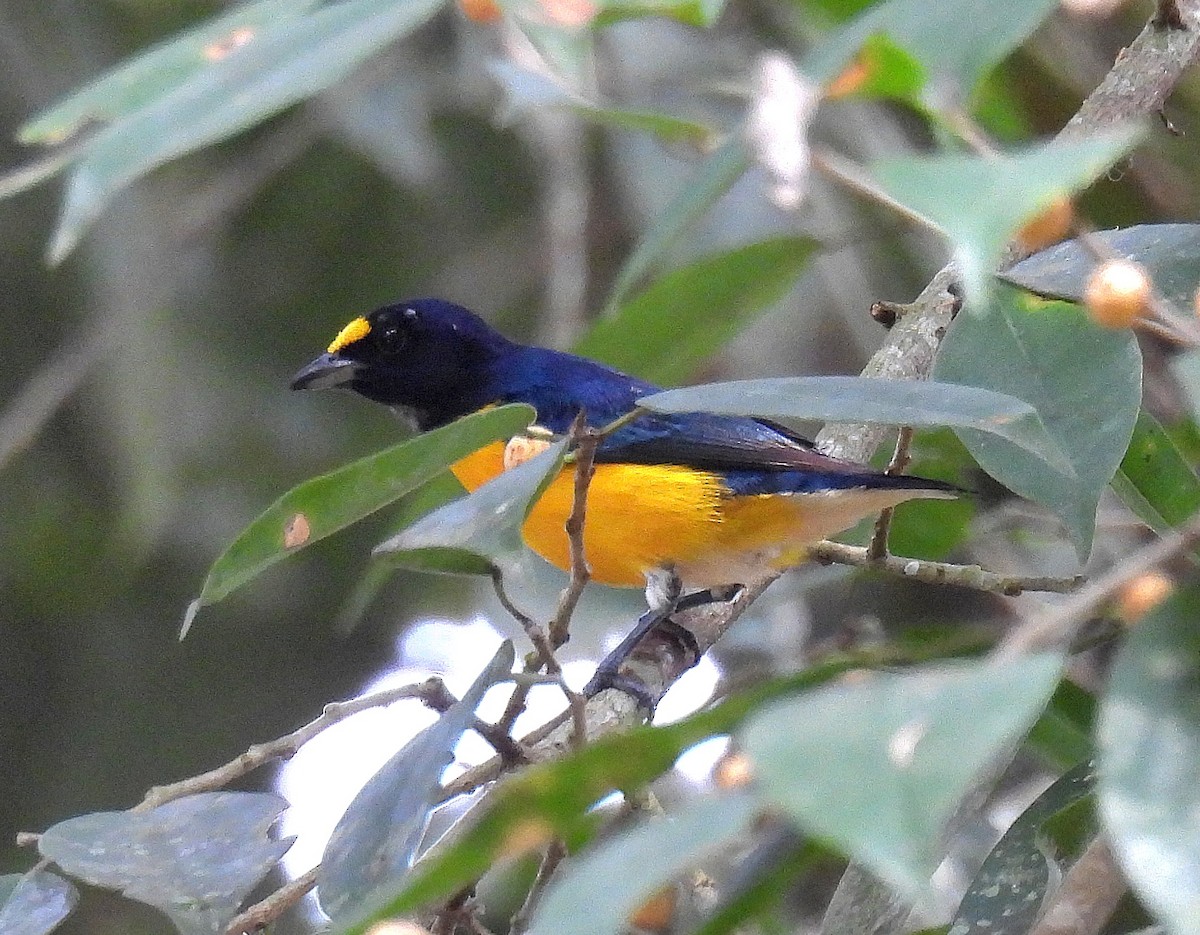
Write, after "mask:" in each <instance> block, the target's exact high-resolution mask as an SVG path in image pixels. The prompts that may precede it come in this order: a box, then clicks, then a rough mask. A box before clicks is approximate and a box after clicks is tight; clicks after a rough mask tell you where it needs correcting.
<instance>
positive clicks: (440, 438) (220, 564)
mask: <svg viewBox="0 0 1200 935" xmlns="http://www.w3.org/2000/svg"><path fill="white" fill-rule="evenodd" d="M533 418H534V411H533V409H532V408H530V407H529V406H525V405H520V404H517V405H511V406H499V407H497V408H495V409H489V410H486V411H484V412H478V413H474V414H472V415H469V416H466V417H464V418H462V419H459V420H458V421H457V422H452V423H451V424H450V425H446V426H443V427H442V428H439V429H434V430H433V431H432V432H426V433H424V434H423V435H418V436H417V437H416V438H413V439H410V440H409V441H406V442H402V443H401V444H399V445H394V446H392V447H391V448H387V449H384V450H383V451H381V452H379V453H378V454H373V455H368V456H367V457H365V458H360V459H359V460H358V461H355V462H353V463H351V464H348V465H346V466H345V467H342V468H339V469H338V470H336V471H331V472H330V473H328V474H323V475H321V476H320V477H314V478H313V479H312V480H307V481H305V482H304V483H303V484H300V485H299V486H298V487H293V488H292V489H291V490H289V491H288V492H287V493H285V494H284V495H283V496H282V497H280V498H279V499H278V500H276V501H275V503H273V504H272V505H271V506H270V507H268V508H267V510H266V512H264V513H263V514H262V515H261V516H259V517H258V518H257V519H256V520H254V521H253V522H252V523H251V524H250V525H249V526H247V527H246V528H245V529H244V530H242V532H241V534H240V535H239V536H238V537H237V539H235V540H234V542H233V544H232V545H230V546H229V548H227V549H226V550H225V551H224V552H223V553H222V554H221V556H220V557H219V558H218V559H217V560H216V561H215V562H214V563H213V566H212V568H211V569H210V570H209V572H208V577H207V578H206V579H205V581H204V587H203V589H202V590H201V591H200V596H199V597H198V598H197V599H196V601H195V602H194V605H193V606H194V607H196V608H198V607H202V606H204V605H206V604H214V603H216V602H217V601H219V600H221V599H222V598H224V597H226V596H228V595H229V594H230V593H231V592H232V591H234V590H236V589H237V588H239V587H241V586H242V585H243V584H245V583H246V582H247V581H249V580H250V579H252V578H254V577H255V576H256V575H258V574H259V573H260V572H262V571H264V570H266V569H267V568H269V567H270V566H271V565H273V564H275V563H276V562H278V561H279V560H280V559H282V558H284V557H285V556H287V555H290V554H291V553H292V552H295V551H297V550H299V549H301V548H303V547H304V546H306V545H309V544H311V543H313V542H316V541H318V540H320V539H323V538H324V537H326V536H329V535H331V534H333V533H335V532H337V531H338V530H340V529H344V528H345V527H347V526H349V525H350V524H351V523H355V522H357V521H358V520H360V519H362V518H363V517H364V516H369V515H370V514H371V513H374V512H375V511H376V510H379V509H381V508H383V507H385V506H387V505H388V504H389V503H393V502H395V501H396V500H398V499H400V497H402V496H403V495H404V494H406V493H408V492H409V491H412V490H415V489H416V488H418V487H420V486H421V485H422V484H424V483H426V482H427V481H429V480H431V479H432V478H434V477H437V476H438V475H439V474H441V473H442V472H443V471H445V469H446V468H447V467H448V466H449V465H451V464H453V463H454V462H455V461H457V460H459V459H460V458H462V457H465V456H466V455H468V454H470V453H471V452H473V451H478V450H479V449H480V448H482V447H483V446H484V445H486V444H488V443H489V442H493V441H498V440H501V439H507V438H510V437H511V436H513V435H516V434H518V433H520V432H521V431H522V430H523V429H524V428H525V427H526V426H528V425H529V424H530V423H531V422H532V421H533ZM297 517H301V518H302V519H303V524H304V526H305V527H307V531H308V534H307V535H306V536H304V537H303V538H300V537H299V536H297V535H296V529H297V526H298V521H297ZM289 532H290V533H291V536H290V541H291V542H292V544H291V545H288V544H287V542H288V541H289ZM297 540H299V541H297Z"/></svg>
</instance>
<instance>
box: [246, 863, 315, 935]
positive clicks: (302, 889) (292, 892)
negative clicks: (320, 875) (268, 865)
mask: <svg viewBox="0 0 1200 935" xmlns="http://www.w3.org/2000/svg"><path fill="white" fill-rule="evenodd" d="M319 870H320V867H313V868H312V869H311V870H309V871H308V872H307V873H305V874H304V875H303V876H298V877H296V879H294V880H292V881H291V882H290V883H288V884H286V885H284V886H281V887H280V888H279V889H277V890H276V891H275V892H274V893H272V894H271V895H270V896H268V897H267V898H266V899H264V900H262V901H261V902H257V903H255V904H254V905H253V906H251V907H250V908H249V909H247V910H246V911H245V912H242V913H241V914H239V915H237V916H235V917H234V919H233V921H232V922H230V923H229V925H228V927H227V928H226V929H225V935H246V933H253V932H261V931H262V930H263V929H265V928H266V927H267V926H268V925H270V924H271V923H272V922H274V921H275V920H276V919H278V918H279V917H280V916H281V915H283V914H284V913H285V912H287V911H288V910H289V909H291V908H292V906H294V905H296V903H298V902H300V900H301V899H303V898H304V894H305V893H307V892H308V891H309V890H311V889H312V888H313V887H314V886H316V885H317V872H318V871H319Z"/></svg>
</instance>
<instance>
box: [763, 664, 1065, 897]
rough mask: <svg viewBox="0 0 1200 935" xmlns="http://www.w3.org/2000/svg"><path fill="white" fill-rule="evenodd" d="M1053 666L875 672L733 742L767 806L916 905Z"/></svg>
mask: <svg viewBox="0 0 1200 935" xmlns="http://www.w3.org/2000/svg"><path fill="white" fill-rule="evenodd" d="M1061 667H1062V658H1061V657H1060V656H1058V655H1055V654H1043V655H1038V656H1030V657H1027V658H1024V659H1020V660H1018V661H1016V662H1012V663H1008V664H1005V665H999V664H996V663H994V662H972V663H959V664H954V665H951V664H943V665H939V666H927V667H923V668H921V669H913V670H909V671H907V672H904V673H876V674H874V675H872V676H870V677H868V678H864V679H862V680H861V681H856V682H854V683H851V684H839V685H831V686H826V687H824V688H821V689H819V690H817V691H814V692H811V693H809V694H807V695H804V696H802V697H799V698H795V699H789V700H787V701H783V702H779V703H777V704H775V705H773V706H771V707H770V708H768V709H767V710H765V711H762V712H761V713H759V714H757V715H756V716H754V717H753V718H752V719H751V720H750V721H748V722H747V724H746V725H745V727H744V728H743V730H742V733H741V739H742V742H743V747H744V749H745V751H746V753H747V755H748V756H749V757H750V758H751V760H752V761H753V762H754V765H755V775H756V776H757V777H758V785H757V788H758V789H759V790H760V791H761V794H762V795H763V797H764V798H765V800H766V802H767V803H768V804H771V805H774V806H776V807H778V808H780V809H782V810H783V811H784V812H785V813H786V814H787V815H789V816H790V817H791V818H792V819H793V820H794V821H795V822H796V823H797V824H798V825H799V826H800V827H801V828H802V829H803V830H805V831H807V832H809V833H811V834H813V835H816V836H817V837H819V838H821V839H823V840H826V841H829V842H830V843H832V844H834V845H835V846H837V847H838V848H839V849H841V850H842V851H843V852H844V853H845V854H846V856H847V857H850V858H851V859H853V860H856V861H858V862H859V863H861V864H863V865H864V866H865V867H866V868H867V869H868V870H870V871H871V872H872V873H873V874H875V875H876V876H878V877H880V879H882V880H885V881H887V882H889V883H890V884H892V885H893V886H895V887H896V888H897V889H898V890H899V891H900V892H902V893H904V894H907V895H908V896H910V897H914V898H915V897H919V896H921V895H922V894H923V893H925V891H926V889H927V883H928V880H929V876H930V874H932V873H933V871H934V869H935V868H936V867H937V865H938V863H939V862H940V861H941V859H942V856H943V853H942V849H941V838H942V833H943V832H944V830H945V826H946V823H947V822H948V821H949V820H950V817H951V815H952V814H953V813H954V811H955V809H956V808H957V807H958V806H959V804H960V801H961V799H962V797H963V795H964V794H965V793H966V792H967V790H968V789H969V787H970V785H971V782H972V780H974V779H975V777H976V776H977V775H978V773H979V772H980V770H981V769H982V768H983V767H984V766H985V765H987V764H989V763H991V762H993V761H994V760H995V759H996V758H997V757H1000V756H1002V755H1004V754H1005V753H1006V752H1008V751H1009V748H1010V747H1011V746H1012V745H1013V744H1014V743H1015V742H1016V741H1017V740H1018V739H1019V738H1020V737H1021V736H1022V735H1023V734H1024V733H1025V731H1026V730H1028V729H1029V727H1030V725H1031V724H1032V723H1033V721H1034V719H1035V718H1036V717H1037V715H1038V713H1039V712H1040V711H1041V709H1042V708H1043V707H1044V706H1045V704H1046V701H1047V700H1048V699H1049V697H1050V694H1051V692H1053V690H1054V686H1055V685H1056V684H1057V682H1058V677H1059V672H1060V670H1061ZM964 725H969V729H968V730H964V729H963V728H964ZM863 777H870V782H864V781H863Z"/></svg>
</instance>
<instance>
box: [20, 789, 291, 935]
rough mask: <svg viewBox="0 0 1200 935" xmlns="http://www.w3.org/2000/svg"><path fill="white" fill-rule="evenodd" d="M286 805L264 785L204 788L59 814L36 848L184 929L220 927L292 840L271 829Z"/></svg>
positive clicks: (192, 932) (190, 933)
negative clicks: (122, 808) (131, 805)
mask: <svg viewBox="0 0 1200 935" xmlns="http://www.w3.org/2000/svg"><path fill="white" fill-rule="evenodd" d="M287 805H288V803H287V802H286V801H284V800H283V799H281V798H280V797H279V796H276V795H269V794H267V793H265V792H203V793H200V794H198V795H190V796H187V797H186V798H182V799H177V800H175V801H174V802H168V803H167V804H165V805H160V806H159V807H158V808H156V809H153V810H151V811H148V812H97V813H94V814H91V815H81V816H79V817H78V818H71V819H68V820H67V821H62V822H59V823H58V824H57V825H54V826H53V827H52V828H49V829H48V830H47V831H46V832H45V833H44V834H43V835H42V836H41V838H40V839H39V841H38V850H39V851H41V854H42V856H43V857H46V858H48V859H50V860H52V861H54V862H55V863H56V864H58V866H59V867H61V868H62V869H63V870H64V871H66V872H67V873H69V874H71V876H73V877H77V878H79V879H80V880H83V881H84V882H85V883H90V884H92V885H93V886H101V887H104V888H105V889H114V890H120V891H121V892H122V893H124V894H125V895H126V896H128V897H129V898H130V899H136V900H137V901H138V902H143V903H146V904H147V905H150V906H154V907H155V908H156V909H160V910H161V911H162V912H164V913H166V915H167V916H169V917H170V919H171V921H172V922H174V923H175V925H176V926H177V927H178V928H179V930H180V931H181V932H183V933H184V935H218V933H221V932H224V931H225V926H226V925H228V923H229V922H230V921H231V920H232V919H233V917H234V916H235V915H236V914H237V912H238V908H239V907H240V906H241V905H242V903H243V902H244V901H245V899H246V897H247V896H249V895H250V891H251V890H253V889H254V888H255V887H256V886H257V885H258V884H259V882H260V881H261V880H262V878H263V877H264V876H266V875H267V873H268V872H270V870H271V869H272V868H273V867H274V866H275V864H276V863H278V862H279V858H281V857H282V856H283V855H284V853H285V852H286V851H287V849H288V848H289V847H290V846H291V839H288V840H285V841H273V840H271V839H270V838H268V837H267V831H268V829H269V828H270V827H271V825H272V824H274V823H275V819H276V818H278V817H279V813H280V812H282V811H283V810H284V809H285V808H287Z"/></svg>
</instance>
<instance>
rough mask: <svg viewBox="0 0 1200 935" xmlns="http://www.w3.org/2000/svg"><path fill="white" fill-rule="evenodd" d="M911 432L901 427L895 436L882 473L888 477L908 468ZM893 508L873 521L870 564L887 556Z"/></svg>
mask: <svg viewBox="0 0 1200 935" xmlns="http://www.w3.org/2000/svg"><path fill="white" fill-rule="evenodd" d="M912 438H913V430H912V427H911V426H908V425H903V426H901V427H900V431H899V432H898V433H897V434H896V450H895V451H894V452H893V453H892V460H891V461H889V462H888V466H887V468H886V469H884V473H885V474H887V475H889V476H895V475H897V474H903V473H904V469H905V468H907V467H908V465H909V462H910V461H911V460H912V458H911V457H910V456H909V453H908V449H909V447H910V446H911V445H912ZM895 513H896V510H895V508H894V507H888V508H887V509H886V510H882V511H881V512H880V514H879V516H878V518H877V519H876V520H875V529H874V531H873V532H872V533H871V541H870V543H868V545H867V559H868V560H869V561H871V562H882V561H883V560H884V559H885V558H887V554H888V533H889V532H890V531H891V528H892V517H893V516H894V515H895Z"/></svg>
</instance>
